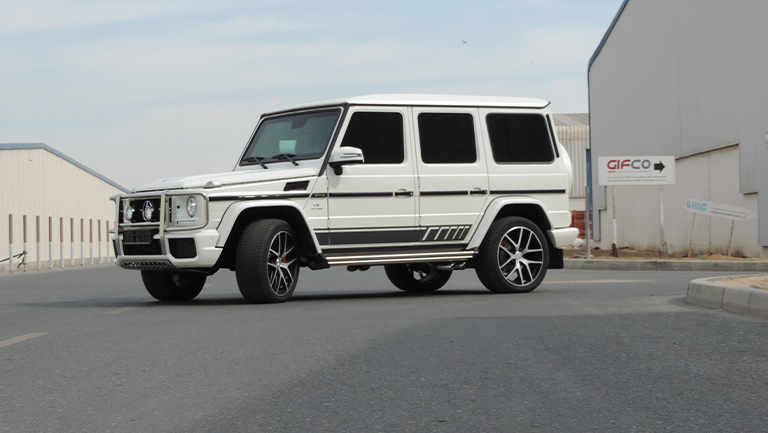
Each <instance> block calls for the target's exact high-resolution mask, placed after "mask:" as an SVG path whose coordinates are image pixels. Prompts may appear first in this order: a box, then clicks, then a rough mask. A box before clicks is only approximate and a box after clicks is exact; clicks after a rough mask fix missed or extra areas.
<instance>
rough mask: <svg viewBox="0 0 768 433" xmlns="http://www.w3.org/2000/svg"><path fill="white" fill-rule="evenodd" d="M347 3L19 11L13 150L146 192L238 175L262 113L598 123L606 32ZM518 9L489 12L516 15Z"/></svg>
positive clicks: (2, 72)
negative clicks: (345, 104) (589, 106)
mask: <svg viewBox="0 0 768 433" xmlns="http://www.w3.org/2000/svg"><path fill="white" fill-rule="evenodd" d="M331 3H332V4H330V5H329V4H325V3H323V4H320V3H315V2H294V1H280V2H278V1H274V2H268V1H265V2H259V5H258V7H254V6H253V4H252V2H245V1H242V2H241V1H234V2H231V1H230V2H204V1H198V0H192V1H183V2H182V1H175V0H160V1H152V2H150V1H144V0H141V1H138V2H122V1H98V2H96V1H84V0H83V1H70V2H66V5H65V4H64V3H61V2H58V1H54V0H30V1H28V2H24V3H22V2H13V3H12V4H11V5H10V6H9V7H5V5H4V10H3V13H2V14H0V33H4V34H5V35H7V37H4V38H3V40H0V58H3V60H4V65H3V68H0V83H3V84H2V86H1V87H0V142H10V141H45V142H47V143H48V144H49V145H51V146H53V147H56V148H59V149H61V150H62V151H64V152H65V153H67V154H70V155H71V156H73V157H74V158H76V159H78V160H81V162H83V163H85V164H86V165H89V166H91V167H92V168H94V169H95V170H97V171H99V172H102V173H103V174H105V175H106V176H107V177H110V178H113V179H114V180H115V181H117V182H118V183H122V184H124V185H125V186H133V185H136V184H138V183H143V182H146V181H150V180H152V179H154V178H156V177H162V176H175V175H184V174H190V173H202V172H205V171H210V170H220V169H224V170H229V169H231V168H232V165H233V161H234V159H235V158H237V156H238V155H239V153H240V151H241V150H242V147H243V146H244V145H245V141H246V140H247V138H248V135H249V134H250V132H251V129H252V128H253V126H254V125H255V123H256V120H257V117H258V114H260V113H261V112H263V111H267V110H272V109H275V108H282V107H284V106H286V105H292V104H295V103H300V102H304V101H309V100H317V99H325V98H329V97H337V96H350V95H354V94H366V93H390V92H409V93H421V92H423V93H458V94H488V95H507V96H531V97H541V98H546V99H550V100H552V102H553V107H555V109H558V108H557V107H562V108H559V109H558V110H562V111H585V110H586V67H587V61H588V59H589V56H590V55H591V54H592V51H593V50H594V48H595V47H596V46H597V43H598V42H599V40H600V38H601V37H602V34H603V31H604V29H602V28H597V27H590V26H574V25H571V24H570V23H567V24H563V25H562V26H558V24H557V23H554V22H550V20H544V22H546V27H533V24H529V23H526V22H524V21H525V18H526V16H525V15H524V14H523V13H511V14H501V13H496V14H494V13H493V10H491V11H490V12H487V13H482V14H480V13H478V12H477V11H476V8H471V9H472V10H473V11H474V12H472V13H471V14H469V15H471V16H465V15H466V14H468V13H467V11H468V10H469V9H470V8H468V7H466V8H465V9H462V11H463V12H461V11H459V10H457V9H453V8H450V7H442V6H445V5H444V4H442V3H441V5H442V6H441V8H439V13H437V12H436V10H435V8H434V4H427V3H425V4H419V5H418V7H415V9H413V10H412V11H411V13H409V14H402V13H400V12H399V9H398V8H395V7H392V8H386V9H379V8H372V7H371V6H370V5H367V4H365V3H358V4H355V5H354V7H344V5H342V4H341V3H334V2H331ZM401 3H402V4H406V3H407V2H400V3H397V4H398V5H399V4H401ZM265 5H266V6H265ZM516 5H517V2H512V3H509V2H502V3H493V2H488V3H483V6H484V7H489V8H493V7H496V8H501V9H502V10H503V11H504V12H505V13H506V12H515V11H514V9H515V8H516V7H518V6H516ZM538 7H539V6H538V3H530V4H529V5H528V6H526V8H527V9H526V10H525V12H526V13H529V12H530V11H533V10H535V9H536V8H538ZM497 12H498V11H497ZM518 12H519V11H518ZM549 12H550V11H548V13H549ZM613 12H615V11H610V13H609V14H610V15H611V16H612V13H613ZM502 15H503V17H502ZM539 21H540V22H541V20H539ZM424 23H430V26H429V28H427V27H425V24H424ZM462 39H467V42H469V43H468V44H463V43H462V42H461V41H462ZM105 149H109V152H110V153H107V154H105V156H101V155H102V154H103V152H104V150H105ZM180 149H181V151H180ZM148 155H151V157H148ZM118 158H119V159H118ZM116 160H119V161H120V163H119V164H116V163H115V161H116ZM137 167H141V169H137Z"/></svg>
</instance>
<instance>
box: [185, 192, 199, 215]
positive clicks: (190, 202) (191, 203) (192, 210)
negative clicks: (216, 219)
mask: <svg viewBox="0 0 768 433" xmlns="http://www.w3.org/2000/svg"><path fill="white" fill-rule="evenodd" d="M187 215H189V216H190V217H192V218H194V216H195V215H197V200H195V196H190V197H189V198H188V199H187Z"/></svg>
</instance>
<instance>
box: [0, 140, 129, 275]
mask: <svg viewBox="0 0 768 433" xmlns="http://www.w3.org/2000/svg"><path fill="white" fill-rule="evenodd" d="M124 192H127V190H126V189H125V188H123V187H122V186H120V185H118V184H116V183H114V182H112V181H111V180H109V179H107V178H106V177H104V176H102V175H100V174H98V173H96V172H94V171H93V170H91V169H89V168H88V167H85V166H84V165H82V164H80V163H78V162H77V161H75V160H74V159H72V158H70V157H68V156H66V155H64V154H63V153H61V152H59V151H57V150H55V149H53V148H51V147H50V146H48V145H46V144H43V143H21V144H16V143H14V144H0V273H2V272H9V271H10V270H11V263H12V264H13V269H14V270H22V268H21V267H20V265H21V264H22V259H23V258H24V256H23V253H24V252H25V251H26V253H27V254H26V262H27V267H28V269H29V270H36V269H37V267H38V266H40V268H43V269H47V268H48V267H54V268H58V267H61V266H62V265H63V266H64V267H68V266H79V265H81V264H84V265H89V264H97V263H104V262H108V261H110V258H111V257H112V258H113V257H114V251H113V249H112V245H111V243H110V241H109V236H108V235H107V231H108V230H109V229H110V228H113V226H114V220H115V206H114V203H113V202H111V201H110V200H109V197H110V196H112V195H115V194H120V193H124ZM25 229H26V230H25ZM25 238H26V242H25ZM12 256H15V257H12ZM9 259H11V260H9Z"/></svg>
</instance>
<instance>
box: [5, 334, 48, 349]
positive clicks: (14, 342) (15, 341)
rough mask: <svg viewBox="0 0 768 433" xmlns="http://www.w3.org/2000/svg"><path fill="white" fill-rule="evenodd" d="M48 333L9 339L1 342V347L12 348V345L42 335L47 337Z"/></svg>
mask: <svg viewBox="0 0 768 433" xmlns="http://www.w3.org/2000/svg"><path fill="white" fill-rule="evenodd" d="M45 334H47V332H32V333H30V334H24V335H22V336H20V337H15V338H9V339H7V340H3V341H0V347H6V346H10V345H11V344H16V343H21V342H22V341H26V340H30V339H32V338H35V337H39V336H41V335H45Z"/></svg>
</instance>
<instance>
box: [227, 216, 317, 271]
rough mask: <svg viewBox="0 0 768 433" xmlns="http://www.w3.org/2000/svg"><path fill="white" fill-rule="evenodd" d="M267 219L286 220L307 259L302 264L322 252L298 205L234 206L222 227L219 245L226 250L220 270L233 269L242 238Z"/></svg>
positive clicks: (301, 252)
mask: <svg viewBox="0 0 768 433" xmlns="http://www.w3.org/2000/svg"><path fill="white" fill-rule="evenodd" d="M267 218H273V219H279V220H283V221H285V222H287V223H288V224H289V225H290V226H291V228H292V229H293V230H294V232H295V235H296V236H295V238H296V243H297V245H298V247H299V251H300V254H301V255H302V256H303V257H304V258H303V259H302V262H304V261H305V260H308V259H309V258H311V257H315V256H317V255H318V254H319V253H320V252H321V249H320V244H319V243H318V242H317V237H316V236H315V233H314V232H313V231H312V229H310V227H309V224H308V222H307V217H306V215H305V214H304V211H303V210H302V209H301V208H299V207H298V205H296V204H295V203H280V202H275V203H248V202H243V203H235V204H233V205H232V206H230V207H229V208H228V209H227V211H226V213H225V214H224V218H223V219H222V222H221V225H220V226H219V233H220V235H219V242H218V243H217V246H218V247H220V248H223V251H222V253H221V256H220V257H219V261H218V263H217V264H216V265H217V267H224V268H229V269H231V270H234V269H235V255H236V252H237V244H238V241H239V239H240V235H241V234H242V233H243V231H244V230H245V228H246V227H247V226H248V225H249V224H250V223H252V222H253V221H257V220H260V219H267Z"/></svg>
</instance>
